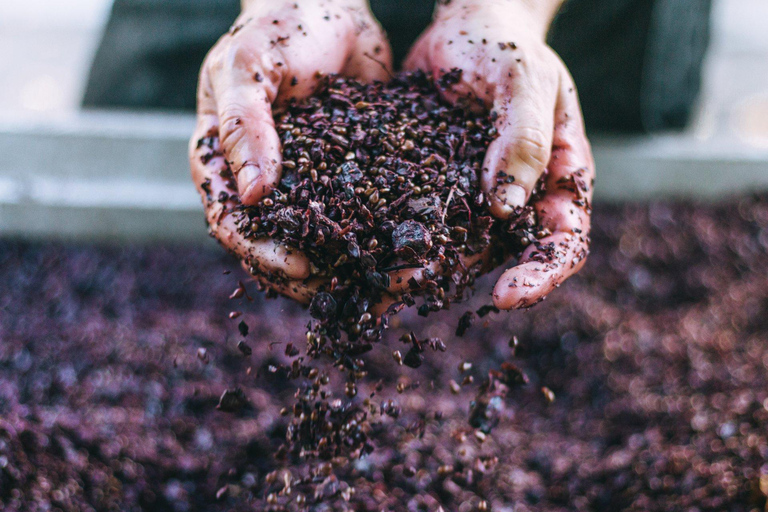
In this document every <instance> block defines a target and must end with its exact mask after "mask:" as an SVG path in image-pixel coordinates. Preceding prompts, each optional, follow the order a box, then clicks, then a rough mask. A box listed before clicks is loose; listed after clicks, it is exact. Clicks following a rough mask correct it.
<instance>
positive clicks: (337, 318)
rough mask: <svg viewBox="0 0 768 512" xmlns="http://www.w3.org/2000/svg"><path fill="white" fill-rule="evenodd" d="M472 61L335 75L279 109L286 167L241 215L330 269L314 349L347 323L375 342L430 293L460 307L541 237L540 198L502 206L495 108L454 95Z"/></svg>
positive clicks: (355, 335) (366, 343)
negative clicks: (444, 93) (371, 76)
mask: <svg viewBox="0 0 768 512" xmlns="http://www.w3.org/2000/svg"><path fill="white" fill-rule="evenodd" d="M460 73H461V71H460V70H454V71H452V72H450V73H447V74H445V75H443V76H442V77H441V79H440V80H438V81H437V82H434V81H433V80H432V77H431V76H429V75H427V74H425V73H423V72H414V73H405V74H400V75H398V76H396V77H394V78H393V79H392V80H391V81H390V82H388V83H374V84H362V83H359V82H357V81H354V80H352V79H347V78H342V77H338V76H329V77H326V78H324V79H323V81H322V83H321V85H320V87H319V89H318V91H317V92H316V94H315V95H314V96H313V97H311V98H309V99H307V100H305V101H302V102H294V103H293V104H291V105H289V106H288V108H287V109H286V110H285V111H284V112H283V113H280V114H278V115H276V117H275V124H276V127H277V131H278V134H279V136H280V140H281V143H282V151H283V154H282V156H283V177H282V181H281V182H280V184H279V186H278V187H277V189H275V190H274V191H273V192H272V193H271V194H270V195H269V196H268V197H267V198H265V199H264V200H262V201H261V202H260V204H258V205H256V206H246V205H239V206H238V207H237V209H236V213H235V215H236V216H237V217H236V218H237V223H238V229H239V230H240V232H241V233H242V234H243V235H244V236H246V237H247V238H262V237H271V238H272V239H275V240H278V241H280V242H282V243H283V244H285V245H287V246H288V247H290V248H294V249H297V250H299V251H301V252H303V253H304V254H306V255H307V256H308V257H309V259H310V261H311V269H312V277H313V278H314V277H321V278H325V279H326V280H327V284H326V285H325V286H323V287H322V288H321V290H320V292H319V293H317V294H316V295H315V298H314V299H313V300H312V303H311V304H310V313H311V315H312V316H313V317H314V318H315V319H316V320H318V321H319V324H320V326H321V327H320V330H319V331H320V332H319V335H318V336H316V337H315V338H314V341H313V340H312V339H310V345H311V347H310V352H312V351H313V350H312V347H314V349H315V350H314V351H315V352H316V353H320V352H329V353H330V354H331V355H335V356H337V357H338V355H339V353H338V350H337V349H338V347H337V346H336V345H337V344H338V343H340V341H339V340H340V337H341V331H345V332H346V333H347V338H348V339H347V341H346V342H345V343H349V344H352V345H354V346H355V347H357V348H356V349H355V350H354V351H353V352H356V353H360V351H365V350H367V349H368V348H370V343H371V342H373V341H376V340H377V339H378V338H379V337H380V334H381V330H382V329H383V328H385V327H386V324H387V319H388V317H389V316H390V315H391V314H393V313H394V312H396V311H398V310H400V309H402V308H403V307H405V306H413V305H417V306H418V308H419V314H421V315H424V316H426V315H427V314H428V313H429V312H430V311H438V310H440V309H443V308H447V307H449V306H450V304H451V302H453V301H456V300H460V299H461V297H462V296H463V295H464V294H465V292H466V290H467V288H468V287H470V286H471V285H472V283H473V281H474V278H475V277H476V276H477V275H478V274H479V273H480V272H482V271H485V270H488V269H489V268H493V267H494V266H496V265H499V264H501V263H502V262H504V261H505V260H507V259H508V258H510V257H514V256H519V254H520V252H521V251H522V250H523V249H524V248H525V246H526V245H528V244H529V243H531V242H532V241H533V240H534V239H535V237H536V235H535V234H536V233H537V232H538V229H537V227H536V224H537V222H536V218H535V214H534V211H533V209H532V208H530V207H524V208H519V209H518V211H516V212H515V214H513V215H512V216H511V217H510V218H509V219H507V220H504V221H500V220H496V219H494V218H493V217H492V216H491V214H490V213H489V210H488V206H487V203H486V198H485V196H484V195H483V193H482V192H481V190H480V173H481V171H482V164H483V160H484V157H485V153H486V150H487V148H488V145H489V144H490V143H491V142H492V141H493V139H494V138H495V136H496V129H495V128H494V127H493V120H494V116H493V114H489V113H488V112H487V111H485V112H482V113H476V112H471V111H470V110H469V109H466V108H462V107H461V106H454V105H451V104H449V103H447V102H446V101H444V100H443V99H441V97H440V90H441V89H446V88H450V87H451V86H452V84H454V83H456V82H457V81H458V78H459V74H460ZM499 180H500V183H502V182H504V178H503V177H500V178H499ZM479 255H482V258H480V257H478V256H479ZM470 263H471V264H470ZM417 268H425V269H426V270H425V271H424V272H422V273H421V274H420V278H421V279H420V280H417V279H415V278H413V277H411V278H409V279H407V282H405V283H402V282H392V281H393V279H396V280H398V281H400V280H402V279H403V278H402V277H400V276H401V275H402V273H400V276H398V277H395V278H393V277H391V275H392V274H391V273H393V272H395V271H399V270H403V269H417ZM251 271H252V273H254V274H259V275H261V276H262V277H266V278H267V279H270V280H276V281H279V280H281V279H282V278H281V276H279V275H267V274H266V273H264V272H263V271H262V270H261V269H259V268H258V266H256V267H252V268H251ZM395 275H397V274H395ZM393 289H396V290H397V292H394V293H393V292H392V290H393ZM384 299H389V300H390V301H392V300H394V303H393V304H392V305H390V306H389V309H388V310H387V312H386V313H385V314H383V315H381V317H379V318H377V317H375V316H374V315H372V314H371V309H372V307H373V306H374V305H376V304H378V303H380V302H381V301H382V300H384ZM377 320H380V321H377ZM326 337H327V338H328V339H331V340H333V342H332V343H330V344H328V343H326V341H324V339H325V338H326ZM313 343H314V345H313ZM346 348H347V349H349V348H350V345H346Z"/></svg>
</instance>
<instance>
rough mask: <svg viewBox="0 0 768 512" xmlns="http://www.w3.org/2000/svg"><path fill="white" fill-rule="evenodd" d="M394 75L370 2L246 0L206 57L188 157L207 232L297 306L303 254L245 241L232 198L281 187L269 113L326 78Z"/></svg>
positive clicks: (306, 271)
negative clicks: (229, 176) (208, 229)
mask: <svg viewBox="0 0 768 512" xmlns="http://www.w3.org/2000/svg"><path fill="white" fill-rule="evenodd" d="M391 67H392V55H391V50H390V47H389V43H388V42H387V39H386V35H385V34H384V32H383V30H382V29H381V27H380V26H379V24H378V23H377V21H376V20H375V19H374V17H373V14H372V13H371V11H370V9H369V7H368V4H367V1H366V0H335V1H334V0H312V1H304V2H295V1H285V0H246V1H244V6H243V12H242V14H241V15H240V17H239V18H238V19H237V20H236V21H235V24H234V25H233V26H232V28H231V29H230V31H229V32H228V33H227V34H225V35H224V36H222V38H221V39H219V41H218V42H217V43H216V45H215V46H214V47H213V49H212V50H211V51H210V52H209V54H208V56H207V57H206V59H205V62H204V63H203V67H202V69H201V71H200V82H199V85H198V94H197V128H196V130H195V133H194V135H193V136H192V139H191V141H190V149H189V158H190V165H191V169H192V178H193V180H194V182H195V185H196V186H197V189H198V191H199V192H200V194H201V196H202V199H203V203H204V205H205V210H206V218H207V220H208V225H209V226H210V229H211V233H212V234H213V236H215V237H216V238H217V239H218V240H219V242H220V243H221V244H222V245H224V247H226V248H227V249H228V250H230V251H231V252H233V253H234V254H235V255H236V256H238V257H239V258H240V259H241V260H242V261H243V262H244V266H245V267H246V268H247V269H248V270H249V271H250V272H251V273H252V274H254V277H256V278H257V279H258V280H259V281H261V282H262V284H265V285H266V286H269V287H271V288H273V289H275V290H276V291H278V292H279V293H282V294H284V295H287V296H289V297H292V298H294V299H297V300H300V301H302V302H307V301H308V300H309V297H310V296H311V295H312V293H313V292H314V290H315V289H316V288H317V285H318V283H317V282H313V281H312V280H310V279H309V278H310V265H309V261H308V260H307V258H306V257H305V256H304V255H302V254H299V253H297V252H296V251H293V252H292V251H291V250H290V249H288V248H286V247H283V246H280V245H279V244H278V243H276V242H275V241H273V240H270V239H262V240H257V241H251V240H246V239H245V238H244V237H243V236H242V235H241V234H239V233H238V232H237V227H236V225H235V221H234V219H233V217H232V215H230V214H229V213H230V211H231V207H232V206H233V205H234V204H235V201H233V200H232V196H233V195H234V196H235V197H237V196H239V198H240V201H242V202H243V203H244V204H256V203H258V202H259V201H260V200H261V199H262V198H263V197H264V196H266V195H268V194H269V193H270V191H271V190H272V189H273V188H274V187H275V186H276V185H277V184H278V183H279V181H280V176H281V172H282V169H281V148H280V139H279V138H278V135H277V131H276V130H275V125H274V121H273V117H272V108H273V106H276V107H279V106H280V105H283V104H285V103H286V102H287V101H289V100H290V99H292V98H297V99H301V98H304V97H307V96H309V95H311V94H312V93H313V92H314V90H315V88H316V87H317V84H318V81H319V80H320V79H321V78H322V76H324V75H327V74H331V73H334V74H341V75H345V76H350V77H354V78H357V79H359V80H363V81H372V80H386V79H387V78H388V76H389V75H390V70H391ZM227 165H228V166H229V168H230V169H231V171H232V174H234V177H235V181H234V182H233V181H232V180H230V179H228V178H227V176H228V173H227V172H226V169H227Z"/></svg>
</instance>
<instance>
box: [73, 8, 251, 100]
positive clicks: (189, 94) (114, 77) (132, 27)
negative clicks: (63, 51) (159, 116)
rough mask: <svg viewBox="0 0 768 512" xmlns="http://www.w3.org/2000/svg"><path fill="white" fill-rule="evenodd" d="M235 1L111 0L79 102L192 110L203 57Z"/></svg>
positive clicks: (232, 15) (222, 29)
mask: <svg viewBox="0 0 768 512" xmlns="http://www.w3.org/2000/svg"><path fill="white" fill-rule="evenodd" d="M239 12H240V2H239V0H115V2H114V4H113V6H112V12H111V14H110V17H109V21H108V22H107V26H106V29H105V30H104V34H103V36H102V40H101V44H100V45H99V48H98V50H97V52H96V56H95V58H94V60H93V63H92V65H91V71H90V76H89V77H88V83H87V86H86V92H85V96H84V98H83V106H84V107H99V108H104V107H110V108H115V107H119V108H136V109H138V108H141V109H146V108H157V109H164V110H168V109H183V110H194V108H195V91H196V84H197V75H198V72H199V70H200V65H201V63H202V62H203V59H204V57H205V55H206V53H207V52H208V50H210V48H211V47H212V46H213V45H214V43H215V42H216V41H217V40H218V38H219V37H221V35H222V34H224V33H225V32H226V31H227V30H228V29H229V27H230V25H231V24H232V22H233V21H234V19H235V18H236V17H237V15H238V14H239Z"/></svg>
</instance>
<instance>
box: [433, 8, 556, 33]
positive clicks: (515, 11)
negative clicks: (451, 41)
mask: <svg viewBox="0 0 768 512" xmlns="http://www.w3.org/2000/svg"><path fill="white" fill-rule="evenodd" d="M563 3H565V0H438V1H437V8H436V11H435V18H441V17H450V16H456V15H461V14H462V13H470V12H472V11H475V10H478V9H492V10H495V11H498V12H499V15H500V16H502V17H503V18H507V17H517V16H516V15H519V14H524V15H525V17H526V18H527V19H528V20H529V22H530V25H531V29H532V30H534V31H536V32H537V33H539V34H540V35H541V36H542V37H545V36H546V34H547V31H548V30H549V26H550V25H551V24H552V20H553V19H554V18H555V15H556V14H557V12H558V11H559V10H560V7H561V6H562V5H563Z"/></svg>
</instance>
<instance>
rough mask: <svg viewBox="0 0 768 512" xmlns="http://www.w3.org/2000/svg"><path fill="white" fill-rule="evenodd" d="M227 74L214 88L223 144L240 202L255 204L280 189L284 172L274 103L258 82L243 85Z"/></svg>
mask: <svg viewBox="0 0 768 512" xmlns="http://www.w3.org/2000/svg"><path fill="white" fill-rule="evenodd" d="M220 75H221V74H220ZM224 75H225V76H224V77H223V78H219V79H218V80H217V81H218V83H217V84H216V86H215V91H216V104H217V112H218V116H219V123H220V127H219V134H220V137H221V145H222V148H223V149H224V153H225V155H226V157H227V160H228V161H229V164H230V166H231V168H232V172H233V174H234V175H235V178H236V179H237V188H238V192H239V195H240V200H241V201H242V202H243V203H244V204H256V203H258V202H259V200H261V198H262V197H264V196H265V195H267V194H269V193H270V192H271V191H272V189H273V188H274V187H276V186H277V184H278V182H279V180H280V173H281V170H282V169H281V160H282V158H281V150H280V138H279V137H278V135H277V131H276V130H275V122H274V120H273V118H272V105H271V103H272V101H271V98H270V97H269V95H268V94H267V89H266V88H265V87H263V86H262V85H261V84H260V83H258V82H257V81H256V79H254V78H251V79H250V80H251V82H252V83H242V82H241V81H239V80H236V79H235V78H234V77H233V76H232V75H233V74H232V73H224ZM254 76H256V75H255V74H254ZM258 76H259V77H261V78H260V79H261V80H262V81H264V80H266V78H263V77H262V75H258Z"/></svg>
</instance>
